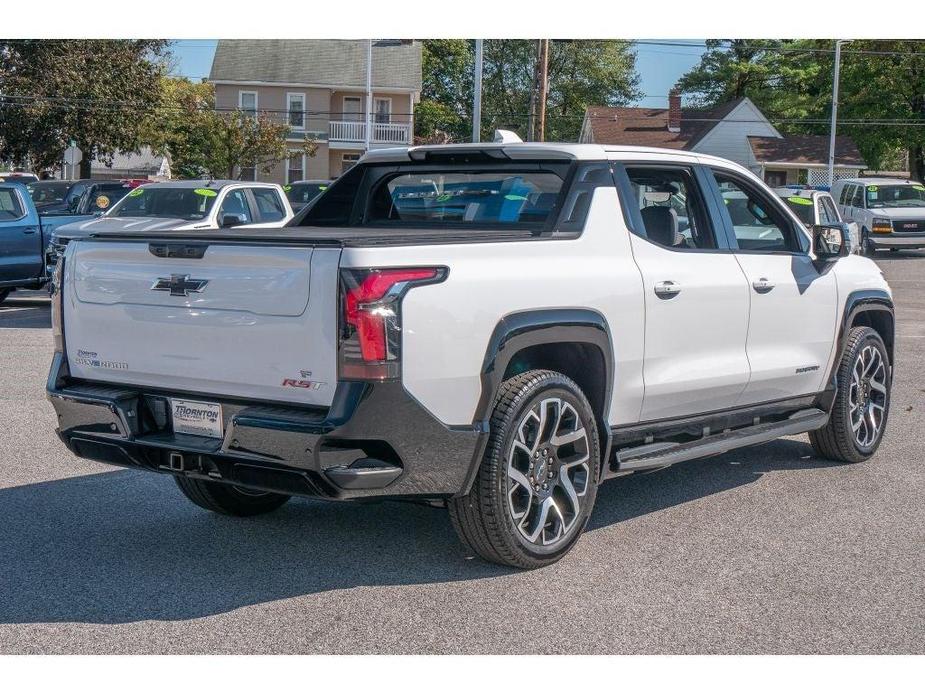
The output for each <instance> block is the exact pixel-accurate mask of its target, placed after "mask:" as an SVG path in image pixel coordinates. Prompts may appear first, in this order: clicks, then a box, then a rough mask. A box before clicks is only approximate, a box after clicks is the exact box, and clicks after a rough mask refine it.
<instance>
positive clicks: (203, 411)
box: [170, 398, 224, 439]
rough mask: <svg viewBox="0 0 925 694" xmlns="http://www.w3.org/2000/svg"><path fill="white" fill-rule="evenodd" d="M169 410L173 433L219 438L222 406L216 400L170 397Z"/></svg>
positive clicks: (221, 434) (220, 435)
mask: <svg viewBox="0 0 925 694" xmlns="http://www.w3.org/2000/svg"><path fill="white" fill-rule="evenodd" d="M170 411H171V416H172V417H173V431H174V433H175V434H193V435H194V436H211V437H212V438H216V439H220V438H222V436H223V435H224V434H223V432H222V406H221V405H219V404H218V403H217V402H199V401H198V400H178V399H177V398H171V400H170Z"/></svg>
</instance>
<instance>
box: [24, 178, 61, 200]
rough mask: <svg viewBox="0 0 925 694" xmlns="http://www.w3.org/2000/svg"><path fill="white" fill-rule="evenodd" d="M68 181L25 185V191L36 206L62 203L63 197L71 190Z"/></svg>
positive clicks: (39, 182)
mask: <svg viewBox="0 0 925 694" xmlns="http://www.w3.org/2000/svg"><path fill="white" fill-rule="evenodd" d="M71 185H72V184H71V183H70V182H69V181H36V182H34V183H28V184H26V190H28V191H29V195H31V196H32V201H33V202H34V203H35V204H36V205H42V204H46V205H47V204H52V203H58V202H64V196H65V195H67V191H68V190H70V188H71Z"/></svg>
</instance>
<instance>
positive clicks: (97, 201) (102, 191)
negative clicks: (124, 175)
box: [87, 185, 132, 214]
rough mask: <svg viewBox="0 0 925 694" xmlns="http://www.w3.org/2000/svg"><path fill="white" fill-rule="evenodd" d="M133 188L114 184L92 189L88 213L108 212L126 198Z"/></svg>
mask: <svg viewBox="0 0 925 694" xmlns="http://www.w3.org/2000/svg"><path fill="white" fill-rule="evenodd" d="M131 190H132V189H131V188H129V187H128V186H127V185H121V186H112V185H100V186H96V187H93V188H91V189H90V191H89V193H88V197H89V200H88V202H87V212H88V214H96V213H97V212H108V211H109V209H110V208H112V207H113V206H114V205H115V204H116V203H117V202H119V201H120V200H121V199H122V198H124V197H125V196H126V195H128V193H129V192H130V191H131Z"/></svg>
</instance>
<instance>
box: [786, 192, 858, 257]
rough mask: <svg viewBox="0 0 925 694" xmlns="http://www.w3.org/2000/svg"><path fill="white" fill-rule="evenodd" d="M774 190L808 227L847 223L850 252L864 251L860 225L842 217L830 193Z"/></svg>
mask: <svg viewBox="0 0 925 694" xmlns="http://www.w3.org/2000/svg"><path fill="white" fill-rule="evenodd" d="M774 192H775V193H777V194H778V195H779V196H780V197H781V199H783V201H784V202H785V203H787V206H788V207H789V208H790V209H791V210H792V211H793V213H794V214H795V215H796V216H797V217H799V218H800V221H801V222H803V224H804V226H806V227H807V228H811V227H812V226H813V225H815V224H846V225H847V227H848V238H849V240H850V241H851V246H850V249H849V250H850V252H851V253H863V251H864V249H863V248H862V247H861V237H860V230H859V228H858V225H857V224H856V223H855V222H848V221H846V220H844V219H842V216H841V213H839V211H838V205H836V204H835V200H834V198H832V196H831V195H830V194H829V193H827V192H826V191H824V190H816V189H814V188H777V189H775V191H774Z"/></svg>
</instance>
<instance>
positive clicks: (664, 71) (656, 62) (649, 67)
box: [173, 39, 704, 108]
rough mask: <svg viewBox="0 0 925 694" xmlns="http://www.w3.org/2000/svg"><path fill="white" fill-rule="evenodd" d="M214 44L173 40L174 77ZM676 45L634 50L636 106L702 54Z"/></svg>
mask: <svg viewBox="0 0 925 694" xmlns="http://www.w3.org/2000/svg"><path fill="white" fill-rule="evenodd" d="M216 43H217V41H215V40H210V39H190V40H180V41H176V42H175V43H174V46H173V53H174V58H175V60H176V63H177V64H176V67H175V68H174V72H175V74H178V75H183V76H184V77H189V78H191V79H201V78H203V77H207V76H208V75H209V68H210V67H211V65H212V56H213V55H214V54H215V45H216ZM670 43H672V44H678V43H690V44H692V45H691V46H690V47H689V48H688V47H687V46H678V45H670V46H663V45H646V44H640V45H638V46H637V47H636V70H637V71H638V72H639V77H640V85H639V87H640V91H641V92H642V93H643V94H644V95H645V96H644V97H643V98H641V99H640V100H639V102H638V103H639V105H640V106H650V107H653V108H658V107H665V106H667V105H668V90H669V89H671V86H672V85H673V84H674V83H675V82H676V81H677V80H678V78H679V77H680V76H681V75H683V74H684V73H685V72H687V71H688V70H690V69H691V68H692V67H693V66H694V65H696V64H697V63H698V62H699V60H700V56H701V54H702V53H703V50H704V49H703V39H684V40H676V39H672V40H671V42H670Z"/></svg>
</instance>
